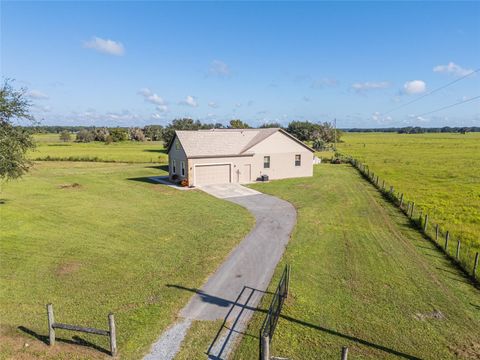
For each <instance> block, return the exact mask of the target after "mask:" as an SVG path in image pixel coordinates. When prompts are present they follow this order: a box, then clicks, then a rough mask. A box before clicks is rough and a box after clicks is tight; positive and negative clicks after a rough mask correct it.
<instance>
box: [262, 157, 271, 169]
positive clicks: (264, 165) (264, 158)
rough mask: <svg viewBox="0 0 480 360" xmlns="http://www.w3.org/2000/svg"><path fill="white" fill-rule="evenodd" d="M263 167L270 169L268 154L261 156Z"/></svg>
mask: <svg viewBox="0 0 480 360" xmlns="http://www.w3.org/2000/svg"><path fill="white" fill-rule="evenodd" d="M263 168H264V169H270V156H264V157H263Z"/></svg>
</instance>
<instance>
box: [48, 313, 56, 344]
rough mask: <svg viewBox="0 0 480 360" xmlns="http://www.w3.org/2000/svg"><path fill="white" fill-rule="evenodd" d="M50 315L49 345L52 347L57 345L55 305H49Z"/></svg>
mask: <svg viewBox="0 0 480 360" xmlns="http://www.w3.org/2000/svg"><path fill="white" fill-rule="evenodd" d="M47 315H48V344H49V345H50V346H53V345H55V329H54V327H53V324H54V323H55V317H54V316H53V305H52V304H47Z"/></svg>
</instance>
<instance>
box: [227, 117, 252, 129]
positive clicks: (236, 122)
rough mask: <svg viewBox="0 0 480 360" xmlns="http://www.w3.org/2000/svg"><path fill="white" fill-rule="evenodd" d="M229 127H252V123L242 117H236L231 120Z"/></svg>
mask: <svg viewBox="0 0 480 360" xmlns="http://www.w3.org/2000/svg"><path fill="white" fill-rule="evenodd" d="M229 128H231V129H250V125H248V124H247V123H245V122H243V121H242V120H240V119H234V120H230V126H229Z"/></svg>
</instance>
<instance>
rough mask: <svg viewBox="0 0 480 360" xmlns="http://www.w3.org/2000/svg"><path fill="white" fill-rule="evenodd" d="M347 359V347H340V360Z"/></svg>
mask: <svg viewBox="0 0 480 360" xmlns="http://www.w3.org/2000/svg"><path fill="white" fill-rule="evenodd" d="M347 359H348V347H346V346H343V347H342V360H347Z"/></svg>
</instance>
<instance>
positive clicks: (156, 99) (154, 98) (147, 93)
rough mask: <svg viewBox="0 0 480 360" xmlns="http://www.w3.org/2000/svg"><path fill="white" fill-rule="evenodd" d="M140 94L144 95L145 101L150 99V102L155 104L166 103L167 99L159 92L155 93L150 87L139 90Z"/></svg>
mask: <svg viewBox="0 0 480 360" xmlns="http://www.w3.org/2000/svg"><path fill="white" fill-rule="evenodd" d="M138 94H139V95H141V96H143V97H144V98H145V101H148V102H149V103H152V104H155V105H165V104H166V103H165V100H163V98H162V97H161V96H159V95H157V94H155V93H154V92H153V91H152V90H150V89H149V88H143V89H140V90H139V91H138Z"/></svg>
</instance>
